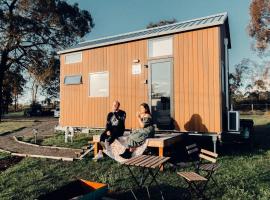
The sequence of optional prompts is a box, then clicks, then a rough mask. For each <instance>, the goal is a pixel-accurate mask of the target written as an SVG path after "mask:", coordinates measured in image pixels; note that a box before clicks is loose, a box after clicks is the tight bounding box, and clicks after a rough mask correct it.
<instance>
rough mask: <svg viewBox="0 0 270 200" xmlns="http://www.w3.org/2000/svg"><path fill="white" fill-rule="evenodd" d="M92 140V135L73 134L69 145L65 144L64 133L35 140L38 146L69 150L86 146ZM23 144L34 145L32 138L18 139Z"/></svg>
mask: <svg viewBox="0 0 270 200" xmlns="http://www.w3.org/2000/svg"><path fill="white" fill-rule="evenodd" d="M92 138H93V136H92V134H85V133H79V134H75V136H74V137H73V142H72V143H71V142H70V140H68V143H65V135H64V132H58V133H56V134H55V135H53V136H49V137H40V136H38V138H37V144H38V145H44V146H57V147H69V148H81V147H83V146H85V145H87V144H88V141H91V140H92ZM19 139H20V140H22V141H24V142H29V143H33V144H34V143H35V140H34V137H23V138H19Z"/></svg>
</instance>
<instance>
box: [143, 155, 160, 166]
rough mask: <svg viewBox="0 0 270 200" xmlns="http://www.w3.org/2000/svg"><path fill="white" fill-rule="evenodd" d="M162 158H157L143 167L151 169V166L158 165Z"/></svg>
mask: <svg viewBox="0 0 270 200" xmlns="http://www.w3.org/2000/svg"><path fill="white" fill-rule="evenodd" d="M163 158H164V157H158V159H157V160H155V161H153V162H151V163H149V164H147V165H145V167H152V166H153V165H155V164H156V163H159V162H160V161H161V160H162V159H163Z"/></svg>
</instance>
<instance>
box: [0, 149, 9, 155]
mask: <svg viewBox="0 0 270 200" xmlns="http://www.w3.org/2000/svg"><path fill="white" fill-rule="evenodd" d="M0 152H3V153H8V154H11V151H7V150H4V149H0Z"/></svg>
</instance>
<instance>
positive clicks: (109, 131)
mask: <svg viewBox="0 0 270 200" xmlns="http://www.w3.org/2000/svg"><path fill="white" fill-rule="evenodd" d="M119 108H120V102H119V101H118V100H115V101H114V102H113V104H112V112H110V113H109V114H108V115H107V122H106V128H105V131H104V132H103V133H102V134H101V136H100V142H101V145H102V147H104V146H105V147H106V145H110V144H111V143H113V141H114V140H115V139H117V138H118V137H121V136H123V134H124V131H125V120H126V112H125V111H123V110H120V109H119ZM104 143H105V145H104ZM102 157H103V155H102V150H99V152H98V154H97V155H96V157H95V158H94V159H95V160H98V159H100V158H102Z"/></svg>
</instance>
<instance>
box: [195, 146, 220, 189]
mask: <svg viewBox="0 0 270 200" xmlns="http://www.w3.org/2000/svg"><path fill="white" fill-rule="evenodd" d="M199 157H200V163H199V165H198V169H197V171H198V172H200V171H205V172H206V173H207V175H206V176H205V177H206V178H207V179H211V180H212V181H213V182H214V183H215V185H216V186H217V187H218V184H217V182H216V180H215V179H214V178H213V176H212V175H213V174H214V173H215V172H216V171H217V169H218V168H219V167H220V165H219V164H217V163H216V162H217V157H218V154H216V153H214V152H211V151H208V150H205V149H201V151H200V154H199ZM205 161H206V162H207V163H205Z"/></svg>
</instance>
